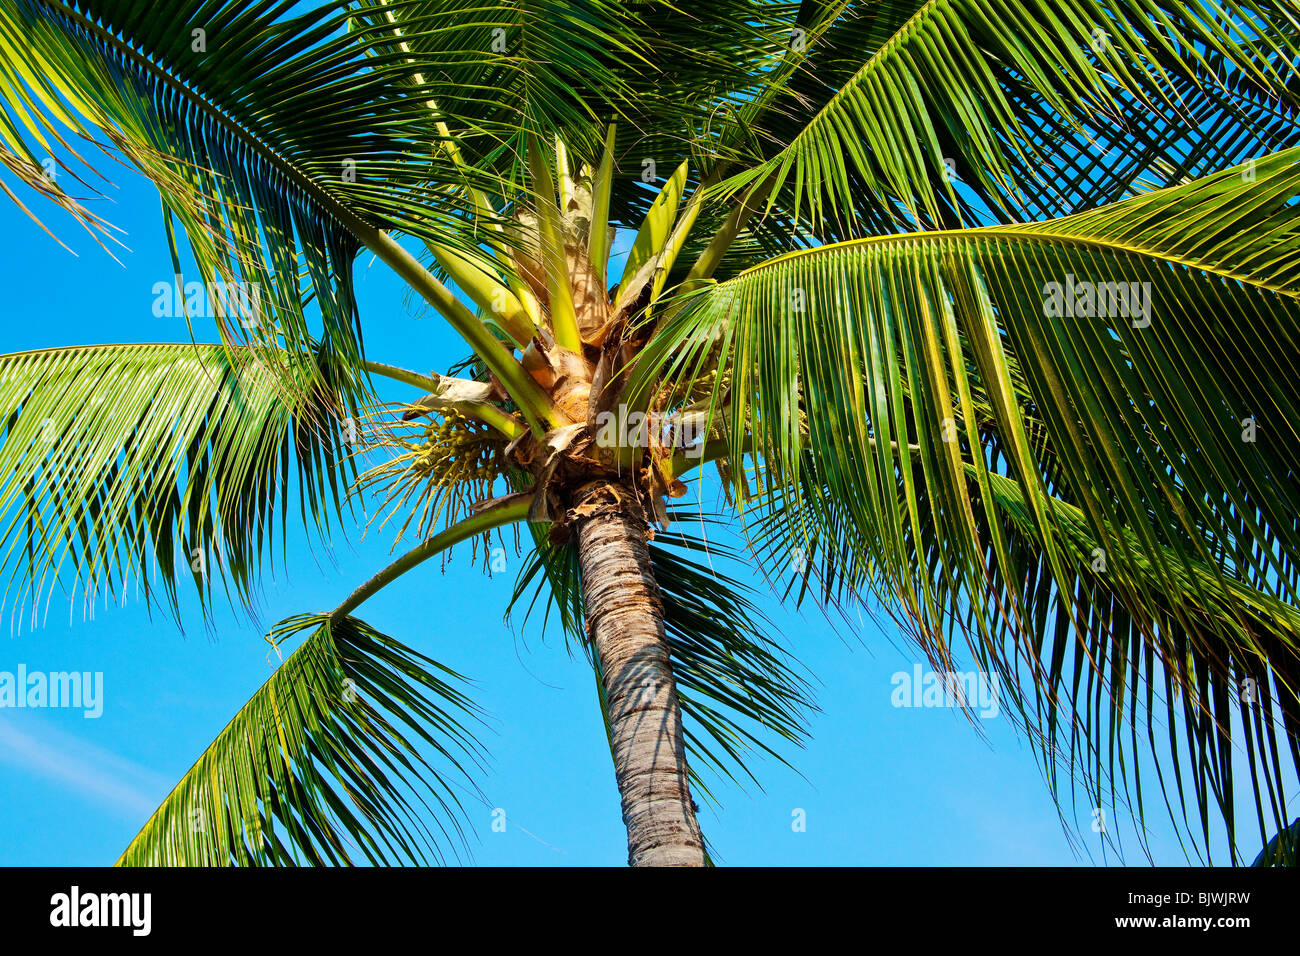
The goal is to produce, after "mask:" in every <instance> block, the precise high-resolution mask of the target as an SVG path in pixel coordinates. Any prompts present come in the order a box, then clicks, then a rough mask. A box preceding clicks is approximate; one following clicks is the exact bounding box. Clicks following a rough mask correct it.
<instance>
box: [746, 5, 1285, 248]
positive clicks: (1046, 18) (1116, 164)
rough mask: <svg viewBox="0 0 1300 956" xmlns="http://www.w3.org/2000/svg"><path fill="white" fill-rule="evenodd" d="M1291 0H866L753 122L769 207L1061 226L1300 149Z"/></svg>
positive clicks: (853, 216)
mask: <svg viewBox="0 0 1300 956" xmlns="http://www.w3.org/2000/svg"><path fill="white" fill-rule="evenodd" d="M1298 49H1300V7H1298V6H1297V5H1296V4H1295V3H1294V2H1293V0H1242V2H1236V0H1233V2H1226V3H1219V2H1217V0H1196V2H1193V3H1182V2H1177V3H1175V2H1165V0H1158V2H1149V0H1122V2H1118V3H1112V4H1105V5H1103V4H1098V3H1095V2H1093V0H1066V2H1061V3H1051V4H1024V3H1022V2H1020V0H997V2H988V0H909V2H894V3H882V4H869V5H868V4H855V5H853V7H852V8H851V9H850V10H849V11H847V12H846V13H845V15H844V16H843V17H842V18H841V19H840V20H839V21H838V22H837V23H836V24H835V25H834V27H833V28H832V29H831V30H830V31H828V32H827V34H826V35H825V36H824V37H823V41H822V44H821V45H820V47H819V48H818V49H815V50H814V51H812V52H811V53H810V55H809V58H808V68H807V70H805V71H804V73H803V74H802V75H801V76H800V77H798V78H797V80H796V81H795V82H792V83H791V85H790V89H788V90H786V91H785V95H784V96H783V97H781V98H780V99H779V100H778V101H776V102H774V103H773V104H771V105H770V106H769V108H768V109H767V110H766V111H765V112H764V113H763V115H762V116H761V117H758V118H757V119H756V123H757V124H758V127H759V128H758V130H757V132H756V137H757V139H758V141H759V142H761V143H763V144H769V145H765V146H764V156H763V159H762V162H760V163H758V164H757V165H755V166H752V167H751V168H749V169H747V170H746V171H744V172H743V173H740V174H738V175H737V176H735V177H734V178H733V179H732V180H731V181H730V182H729V183H728V184H727V188H726V190H725V192H727V193H730V192H734V191H735V190H739V189H742V188H746V187H748V186H750V185H751V184H757V183H760V182H763V181H769V182H770V184H771V186H772V192H771V198H770V199H769V201H768V206H769V208H779V209H781V210H783V211H784V212H785V213H786V214H788V215H791V216H792V217H793V218H794V219H795V220H800V219H801V218H802V217H804V216H807V217H808V219H809V220H810V221H811V222H812V223H813V224H814V226H815V227H816V228H818V229H820V230H822V231H823V234H824V235H827V236H829V237H832V238H847V237H850V236H852V235H864V234H872V233H874V234H880V233H883V232H890V231H895V230H896V229H897V228H899V227H911V226H913V225H914V224H921V225H924V226H929V227H933V226H934V225H936V224H937V225H942V226H953V225H956V224H957V223H958V217H959V216H961V218H962V220H963V221H965V222H966V223H967V224H969V223H970V222H971V221H972V219H971V216H972V214H974V213H977V212H978V208H977V207H974V208H973V207H971V206H969V205H967V199H966V198H964V196H963V194H961V193H959V191H958V189H957V182H958V181H960V182H962V183H965V184H966V185H967V186H969V187H970V188H971V189H972V190H973V191H974V193H975V195H976V196H977V197H978V198H979V199H980V200H981V201H982V203H983V204H984V205H986V206H987V207H989V208H990V209H991V210H992V211H993V212H994V213H995V214H997V215H999V216H1001V217H1011V218H1014V219H1020V218H1023V217H1024V216H1026V215H1027V214H1028V215H1042V214H1047V215H1061V214H1063V213H1067V212H1071V211H1074V210H1076V209H1079V208H1081V207H1082V206H1085V205H1086V206H1091V205H1096V204H1099V203H1104V202H1107V201H1112V200H1117V199H1119V198H1122V196H1123V195H1125V194H1126V193H1128V192H1129V191H1130V190H1131V189H1132V187H1133V186H1134V184H1137V183H1141V182H1144V181H1145V182H1147V183H1149V184H1155V185H1161V186H1163V185H1172V184H1174V183H1177V182H1178V181H1180V179H1182V178H1184V177H1186V176H1193V175H1198V174H1203V173H1208V172H1214V171H1217V170H1219V169H1222V168H1224V167H1225V166H1228V165H1231V164H1232V163H1235V162H1240V161H1242V160H1244V159H1246V158H1248V157H1249V156H1251V155H1258V154H1260V153H1264V152H1269V151H1273V150H1276V149H1279V148H1283V147H1286V146H1290V145H1294V144H1295V142H1296V134H1295V116H1296V107H1297V100H1296V98H1295V93H1294V89H1293V88H1291V87H1289V86H1288V84H1289V83H1290V82H1291V80H1292V77H1293V70H1294V64H1295V61H1296V57H1297V50H1298Z"/></svg>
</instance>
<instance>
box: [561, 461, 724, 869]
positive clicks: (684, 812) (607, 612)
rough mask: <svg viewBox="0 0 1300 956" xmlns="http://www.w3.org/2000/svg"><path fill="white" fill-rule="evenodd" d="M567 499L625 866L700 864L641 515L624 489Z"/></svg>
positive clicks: (700, 845)
mask: <svg viewBox="0 0 1300 956" xmlns="http://www.w3.org/2000/svg"><path fill="white" fill-rule="evenodd" d="M575 504H576V507H575V509H574V515H575V525H576V532H577V536H578V560H579V563H580V565H581V568H582V583H583V592H584V596H585V600H586V617H587V635H588V638H589V639H590V640H591V642H592V644H593V645H594V648H595V653H596V656H597V659H598V660H599V662H600V670H601V675H602V680H603V683H604V689H605V699H606V702H607V706H608V709H609V722H610V735H611V739H612V744H613V752H614V773H615V777H616V778H617V780H618V789H619V793H620V794H621V795H622V798H623V822H624V823H625V824H626V825H627V845H628V863H629V864H630V865H632V866H704V865H705V856H704V837H703V836H702V835H701V833H700V825H699V823H698V822H697V821H696V819H695V806H694V803H693V802H692V800H691V789H690V782H689V779H688V776H687V767H686V751H685V744H684V739H683V736H682V715H681V708H680V706H679V705H678V700H677V684H676V683H675V682H674V680H673V672H672V668H671V666H670V664H669V653H668V640H667V637H666V636H665V634H664V622H663V602H662V600H661V598H660V595H659V587H658V585H657V584H656V583H655V580H654V575H653V573H652V571H651V567H650V550H649V547H648V545H647V543H646V535H645V532H646V527H647V525H646V520H645V517H644V515H643V514H642V511H641V508H640V506H639V505H638V504H637V501H636V498H635V497H634V495H633V494H632V492H631V491H629V490H627V489H625V488H622V487H620V486H618V485H614V484H608V483H603V482H602V483H594V484H589V485H586V486H584V487H583V488H581V489H580V490H579V492H578V496H577V500H576V503H575Z"/></svg>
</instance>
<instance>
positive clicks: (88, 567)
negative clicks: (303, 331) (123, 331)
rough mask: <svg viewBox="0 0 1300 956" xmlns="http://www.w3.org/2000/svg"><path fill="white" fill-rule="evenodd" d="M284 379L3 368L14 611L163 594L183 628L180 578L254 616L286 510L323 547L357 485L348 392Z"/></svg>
mask: <svg viewBox="0 0 1300 956" xmlns="http://www.w3.org/2000/svg"><path fill="white" fill-rule="evenodd" d="M277 361H278V362H279V363H280V365H281V367H280V368H276V367H274V365H275V363H276V362H277ZM289 368H290V363H289V361H288V359H287V358H286V357H284V356H282V355H278V353H263V352H258V351H253V350H250V349H234V348H230V349H228V348H226V347H223V346H203V345H192V344H180V345H168V344H159V345H102V346H85V347H80V348H63V349H45V350H40V351H34V352H20V353H16V354H11V355H4V356H0V416H2V417H0V428H2V429H3V430H2V431H0V474H3V475H4V479H3V482H2V483H0V516H2V519H0V520H2V521H3V524H0V548H2V549H3V560H2V562H0V573H6V575H7V576H6V584H7V590H8V591H10V592H13V591H14V590H15V588H16V589H17V592H18V593H17V594H14V595H13V596H14V598H15V603H17V599H18V594H21V593H24V592H26V593H29V594H30V595H31V596H32V597H33V599H37V598H39V597H40V596H41V594H42V593H43V592H44V591H47V590H49V589H50V588H53V587H54V586H56V584H61V585H62V586H64V587H68V586H71V587H72V588H73V592H72V593H73V594H74V596H75V593H76V590H77V589H78V588H80V590H81V591H82V592H83V594H84V595H91V594H95V593H97V592H99V591H100V590H101V589H102V590H104V591H105V593H113V594H115V595H124V594H125V593H127V591H128V590H129V589H130V588H131V587H132V586H133V584H134V586H135V587H136V588H137V589H138V590H140V591H142V592H143V594H144V596H145V599H146V601H149V600H152V599H154V598H155V597H156V596H157V595H158V591H159V580H160V579H161V583H162V591H163V594H164V595H165V597H166V600H167V602H168V603H169V605H170V606H171V608H172V610H173V611H174V612H175V611H176V610H177V581H178V580H180V579H183V578H184V577H186V576H188V577H190V579H191V580H192V581H193V582H194V585H195V587H196V588H197V589H198V592H199V595H200V597H202V598H204V599H205V601H206V600H207V599H209V598H210V597H211V595H212V592H213V584H214V579H219V580H221V581H222V582H223V584H224V586H225V587H226V588H227V593H228V594H229V593H230V591H229V589H230V587H231V585H233V586H234V588H235V593H236V594H237V596H238V598H239V599H240V600H241V601H242V602H244V603H245V604H248V603H250V602H251V601H252V600H253V597H254V594H253V591H252V587H253V584H254V582H255V580H256V575H257V568H258V564H259V562H260V560H261V559H262V558H263V557H264V556H265V557H269V558H271V559H274V554H275V542H276V540H277V538H278V539H280V540H281V541H283V536H284V531H285V526H286V522H287V520H288V513H287V512H288V511H289V510H290V509H291V508H292V502H291V498H290V496H291V495H298V496H299V498H300V503H299V510H300V512H301V516H302V518H303V520H304V522H306V524H307V526H308V529H309V530H311V531H314V532H316V533H318V534H324V533H326V532H327V531H328V530H329V528H330V526H331V525H332V523H333V522H332V517H331V516H334V517H339V516H341V514H342V509H343V507H344V501H343V495H344V493H345V490H346V487H347V477H348V474H350V470H348V471H345V472H343V473H338V470H339V467H340V464H341V462H342V459H343V458H344V457H345V456H344V454H343V453H342V451H341V449H342V444H343V441H344V440H345V438H346V437H347V436H346V434H345V433H344V431H343V426H344V423H345V416H347V415H348V414H349V413H348V406H347V405H346V404H345V399H344V396H345V395H346V391H345V390H342V389H338V388H333V387H331V386H330V384H329V382H328V379H327V378H326V377H324V376H323V375H311V376H302V377H301V378H300V379H299V380H298V384H297V385H296V386H294V387H289V388H286V387H285V386H284V383H283V376H284V375H285V374H287V371H288V370H289ZM295 368H296V366H295ZM298 374H301V372H300V370H299V372H298ZM295 485H296V486H297V487H296V488H295ZM277 511H278V512H279V514H278V516H277ZM277 517H278V523H279V525H280V527H279V529H277V527H276V524H277ZM67 565H70V567H67ZM151 565H152V568H151ZM69 572H70V573H69ZM133 579H134V581H133Z"/></svg>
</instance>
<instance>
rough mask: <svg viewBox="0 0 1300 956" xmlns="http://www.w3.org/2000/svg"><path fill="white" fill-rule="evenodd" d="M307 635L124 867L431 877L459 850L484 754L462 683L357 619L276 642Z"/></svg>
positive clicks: (286, 631) (287, 629) (304, 625)
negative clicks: (428, 868)
mask: <svg viewBox="0 0 1300 956" xmlns="http://www.w3.org/2000/svg"><path fill="white" fill-rule="evenodd" d="M308 631H309V632H310V633H309V634H308V636H307V637H306V638H305V639H304V640H303V642H302V644H301V645H300V646H299V647H298V649H297V650H295V651H294V652H293V653H292V654H291V655H289V657H288V658H287V659H286V660H285V661H284V663H283V664H281V665H280V666H279V667H278V668H277V669H276V671H275V673H274V674H273V675H272V676H271V677H270V679H269V680H267V682H266V683H265V684H263V685H262V686H261V687H260V688H259V689H258V691H257V692H256V693H255V694H254V695H253V696H252V698H251V699H250V700H249V701H248V703H247V704H245V705H244V706H243V708H242V709H241V710H240V711H239V713H238V714H236V715H235V718H234V719H233V720H232V721H231V722H230V723H229V724H228V725H227V726H226V728H225V729H224V730H223V731H222V732H221V733H220V734H219V735H218V736H217V738H216V740H214V741H213V742H212V744H211V745H210V746H209V747H208V748H207V750H205V751H204V752H203V755H202V756H201V757H200V758H199V759H198V761H197V762H196V763H195V764H194V766H193V767H191V768H190V770H189V772H187V773H186V774H185V776H184V777H183V778H181V781H180V782H179V783H178V784H177V785H176V787H175V789H173V790H172V792H171V793H170V794H169V795H168V796H167V799H166V800H164V801H163V803H162V805H161V806H159V808H158V809H157V810H156V811H155V812H154V815H153V816H152V817H151V818H150V819H149V821H148V822H147V823H146V824H145V826H144V828H143V829H141V831H140V833H139V834H138V835H137V836H136V837H135V839H134V840H132V841H131V845H130V846H129V847H127V849H126V851H125V852H124V853H123V854H122V856H121V858H120V859H119V860H118V865H119V866H227V865H254V864H256V865H292V864H300V863H306V864H312V865H321V864H353V863H356V862H361V861H365V862H369V863H372V864H381V863H389V862H393V861H401V860H410V861H414V862H416V863H424V864H427V863H428V862H429V861H430V859H433V860H435V861H441V860H442V859H443V858H444V847H445V848H446V849H450V850H451V851H453V852H455V851H456V848H457V846H458V845H459V844H460V843H462V842H463V839H464V834H463V823H462V817H463V811H462V809H461V805H460V799H459V798H458V797H457V796H456V793H455V788H457V787H462V786H464V783H465V782H466V781H467V780H468V776H467V765H473V764H475V763H476V762H477V759H478V752H479V751H478V745H477V743H476V742H475V740H474V738H473V737H472V736H471V734H470V733H469V731H468V730H467V729H466V728H465V726H464V724H463V721H464V719H465V718H466V717H467V716H473V714H474V708H473V705H472V704H471V703H470V702H469V700H468V699H467V698H466V697H465V696H464V694H462V693H461V691H459V690H458V689H456V687H455V686H454V683H455V682H457V681H459V680H460V679H461V678H460V677H459V675H457V674H455V673H454V672H452V671H449V670H447V669H446V668H445V667H442V666H441V665H440V664H438V663H437V662H436V661H433V660H431V659H430V658H428V657H425V656H424V655H423V654H420V653H418V652H416V651H414V650H411V649H410V648H409V647H405V646H404V645H402V644H401V643H399V642H398V641H395V640H393V639H392V638H390V637H387V636H385V635H383V634H381V633H379V632H378V631H376V630H375V629H374V628H372V627H370V626H369V625H367V624H365V623H364V622H362V621H359V620H357V619H356V618H352V617H340V618H337V619H335V618H332V617H331V616H329V615H319V614H309V615H302V616H299V617H295V618H291V619H289V620H287V621H284V622H282V623H281V624H280V625H278V626H277V627H276V628H275V629H274V630H273V631H272V634H271V639H272V640H273V642H274V644H275V646H276V647H277V648H278V647H279V645H280V644H281V643H282V642H283V641H286V640H289V639H291V638H293V637H295V636H297V635H299V634H302V633H303V632H308ZM421 746H427V747H429V748H431V749H432V751H433V752H434V753H436V757H435V758H434V759H435V760H436V761H437V763H438V765H439V766H437V767H435V766H434V765H433V764H431V763H430V762H428V761H427V760H426V759H425V757H424V756H422V755H421V752H420V748H421ZM444 765H445V766H444ZM430 820H432V821H433V824H434V827H433V828H432V829H431V828H430V826H429V825H428V823H427V822H426V821H430ZM435 831H436V832H435ZM430 854H432V855H430Z"/></svg>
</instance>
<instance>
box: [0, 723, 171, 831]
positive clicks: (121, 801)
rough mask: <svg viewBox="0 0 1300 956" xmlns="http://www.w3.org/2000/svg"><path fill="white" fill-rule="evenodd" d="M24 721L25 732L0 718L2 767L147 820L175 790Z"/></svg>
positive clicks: (105, 754) (127, 764)
mask: <svg viewBox="0 0 1300 956" xmlns="http://www.w3.org/2000/svg"><path fill="white" fill-rule="evenodd" d="M22 722H23V724H24V728H25V729H23V730H20V729H19V728H18V726H17V724H16V722H15V720H14V719H12V718H9V717H0V762H3V763H8V764H12V765H14V766H17V767H21V768H22V769H23V770H25V771H27V772H29V773H32V774H34V775H36V776H38V777H42V778H44V779H46V780H50V781H53V782H55V783H58V784H62V785H63V786H65V787H66V788H67V789H69V790H71V791H73V792H74V793H76V794H78V795H79V796H82V797H84V798H85V799H86V800H87V801H88V802H93V803H95V804H96V805H97V806H101V807H103V806H105V805H107V806H108V807H110V808H112V809H114V810H116V811H119V812H120V813H121V814H122V815H124V816H127V817H130V818H132V819H138V818H140V817H141V816H145V817H147V816H148V815H149V814H151V813H153V811H154V810H155V809H156V808H157V806H158V803H159V801H160V800H161V799H162V796H163V795H165V794H166V793H167V791H168V789H169V787H170V782H169V781H168V780H166V779H165V778H163V777H162V776H161V775H159V774H156V773H154V772H153V771H151V770H147V769H146V768H144V767H141V766H140V765H139V764H136V763H132V762H131V761H130V760H126V759H125V758H123V757H119V756H118V755H117V754H114V753H111V752H109V751H107V750H104V749H102V748H100V747H96V746H95V745H93V744H89V743H86V742H85V741H84V740H80V739H78V738H77V737H73V736H71V735H70V734H65V733H63V732H61V731H59V730H56V729H54V728H53V727H51V726H49V725H48V724H46V723H45V722H43V721H41V720H39V719H37V718H34V717H30V716H25V717H24V719H23V721H22Z"/></svg>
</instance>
